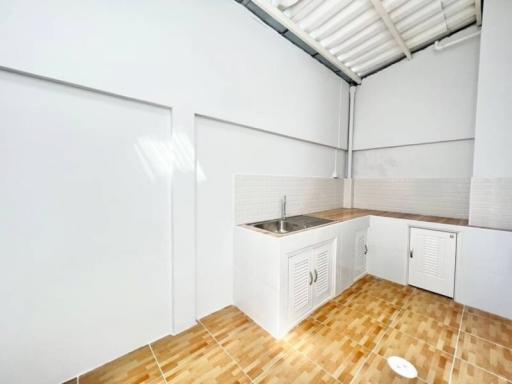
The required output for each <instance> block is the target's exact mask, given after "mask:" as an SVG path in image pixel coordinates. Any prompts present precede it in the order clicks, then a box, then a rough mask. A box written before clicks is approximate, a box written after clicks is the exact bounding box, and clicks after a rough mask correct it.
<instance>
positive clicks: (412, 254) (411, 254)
mask: <svg viewBox="0 0 512 384" xmlns="http://www.w3.org/2000/svg"><path fill="white" fill-rule="evenodd" d="M413 256H414V251H413V250H412V249H411V250H410V251H409V257H410V258H411V259H412V257H413Z"/></svg>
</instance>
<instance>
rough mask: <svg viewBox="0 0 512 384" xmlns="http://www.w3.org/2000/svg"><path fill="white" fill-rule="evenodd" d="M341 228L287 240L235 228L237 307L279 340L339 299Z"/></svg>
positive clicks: (315, 231)
mask: <svg viewBox="0 0 512 384" xmlns="http://www.w3.org/2000/svg"><path fill="white" fill-rule="evenodd" d="M338 231H339V226H338V225H337V224H333V225H329V226H325V227H320V228H315V229H311V230H308V231H304V232H298V233H295V234H290V235H287V236H283V237H276V236H272V235H269V234H265V233H260V232H257V231H254V230H251V229H248V228H244V227H236V228H235V244H234V245H235V247H234V251H235V286H234V301H235V305H236V306H237V307H238V308H240V309H241V310H242V311H243V312H244V313H246V314H247V315H248V316H249V317H251V318H252V319H253V320H254V321H255V322H256V323H258V324H259V325H260V326H261V327H262V328H264V329H265V330H266V331H268V332H269V333H270V334H271V335H273V336H274V337H276V338H281V337H282V336H284V335H285V334H286V333H287V332H288V331H289V330H290V329H291V328H293V327H294V326H295V325H297V324H298V323H299V322H300V321H301V320H302V319H304V318H305V317H307V316H308V315H309V314H310V313H311V312H312V311H314V310H315V309H316V308H318V307H319V306H321V305H322V304H323V303H325V302H326V301H328V300H330V299H331V298H332V297H334V293H335V284H334V282H335V268H334V267H335V265H336V256H337V245H338Z"/></svg>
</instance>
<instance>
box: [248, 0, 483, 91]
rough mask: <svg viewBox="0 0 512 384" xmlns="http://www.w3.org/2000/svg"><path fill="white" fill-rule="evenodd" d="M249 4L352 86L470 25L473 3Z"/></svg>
mask: <svg viewBox="0 0 512 384" xmlns="http://www.w3.org/2000/svg"><path fill="white" fill-rule="evenodd" d="M252 2H253V3H255V4H256V5H258V6H260V7H261V8H262V9H263V10H264V11H265V12H266V13H269V12H270V16H273V17H274V18H275V19H276V20H277V21H279V22H280V23H282V24H284V25H285V26H286V27H287V29H293V30H292V32H293V33H294V34H295V35H297V36H298V37H299V38H302V39H303V40H304V41H305V42H306V43H307V44H308V45H309V46H311V47H312V49H315V50H316V51H317V52H320V54H322V56H324V57H325V59H327V60H328V62H330V63H331V64H333V65H334V66H335V67H337V68H339V69H341V70H342V71H343V72H344V73H345V74H346V75H348V76H349V77H350V78H351V79H352V80H354V81H355V82H359V81H358V80H360V78H362V77H364V76H365V75H368V74H369V73H372V72H374V71H376V70H378V69H380V68H383V67H384V66H386V65H387V64H389V63H390V62H392V61H395V60H397V59H400V58H402V57H404V56H405V55H406V54H408V55H409V54H410V52H411V51H414V50H416V49H418V48H420V47H423V46H425V45H428V44H430V43H432V42H433V41H435V40H437V39H439V38H442V37H444V36H446V35H449V34H450V33H452V32H454V31H456V30H459V29H461V28H462V27H465V26H468V25H470V24H473V23H474V22H475V20H476V18H477V4H479V2H478V1H477V4H475V0H252ZM376 2H379V3H380V4H376ZM379 8H381V9H380V10H379ZM386 18H387V21H388V23H387V24H386V22H385V19H386ZM322 51H323V52H322Z"/></svg>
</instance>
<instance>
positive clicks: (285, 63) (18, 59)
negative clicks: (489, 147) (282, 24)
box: [0, 0, 348, 146]
mask: <svg viewBox="0 0 512 384" xmlns="http://www.w3.org/2000/svg"><path fill="white" fill-rule="evenodd" d="M0 15H2V18H1V19H0V35H2V36H9V38H6V39H3V40H2V44H1V45H0V57H1V60H0V65H1V66H6V67H12V68H16V69H19V70H24V71H28V72H34V73H37V74H41V75H45V76H49V77H54V78H57V79H60V80H65V81H69V82H73V83H79V84H82V85H87V86H90V87H94V88H99V89H104V90H109V91H112V92H115V93H120V94H126V95H129V96H132V97H137V98H140V99H146V100H152V101H155V102H160V103H163V104H166V105H172V106H173V107H174V106H181V105H183V104H187V105H188V106H190V107H191V108H192V110H193V111H194V112H196V113H201V114H204V115H208V116H215V117H219V118H222V119H226V120H229V121H236V122H238V123H240V124H247V125H250V126H253V127H258V128H261V129H265V130H269V131H275V132H279V133H282V134H286V135H290V136H293V137H300V138H302V139H306V140H311V141H315V142H320V143H323V144H328V145H333V146H335V145H337V143H338V127H339V120H340V113H339V111H340V98H341V95H342V92H341V88H342V87H343V88H345V89H346V88H348V87H347V85H346V83H345V82H344V81H343V80H342V79H340V78H339V77H337V76H336V75H334V74H333V73H332V72H331V71H330V70H328V69H327V68H325V67H324V66H323V65H321V64H319V63H318V62H317V61H316V60H315V59H313V58H312V57H310V56H308V55H307V54H306V53H305V52H303V51H301V50H300V49H297V47H295V46H294V45H293V44H290V42H288V41H287V40H286V39H284V38H282V37H280V36H279V35H278V34H277V33H276V32H275V31H273V30H272V29H270V28H269V27H267V26H265V25H263V24H262V22H260V21H259V20H257V19H256V18H255V16H253V15H252V14H251V13H250V11H248V10H247V9H245V8H244V7H243V6H242V5H240V4H237V3H236V2H235V1H233V0H217V1H209V0H189V1H185V2H184V1H181V0H156V1H150V2H140V1H128V2H126V1H124V2H123V1H110V2H105V1H101V0H93V1H88V2H80V3H76V2H70V1H65V0H49V1H46V2H45V3H44V4H42V3H41V2H39V1H35V0H6V1H2V2H1V3H0ZM346 92H347V90H345V93H346ZM344 97H347V94H345V96H344Z"/></svg>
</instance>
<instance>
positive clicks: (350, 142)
mask: <svg viewBox="0 0 512 384" xmlns="http://www.w3.org/2000/svg"><path fill="white" fill-rule="evenodd" d="M355 100H356V87H350V100H349V120H348V154H347V179H351V178H352V147H353V144H354V105H355V104H354V103H355Z"/></svg>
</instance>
